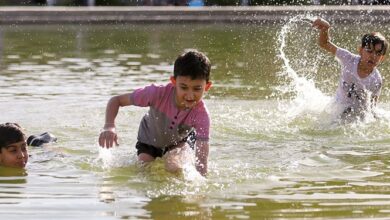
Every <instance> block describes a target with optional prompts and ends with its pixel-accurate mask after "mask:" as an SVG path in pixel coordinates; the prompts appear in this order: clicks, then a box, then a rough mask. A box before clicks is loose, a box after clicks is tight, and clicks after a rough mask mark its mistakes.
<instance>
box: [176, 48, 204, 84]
mask: <svg viewBox="0 0 390 220" xmlns="http://www.w3.org/2000/svg"><path fill="white" fill-rule="evenodd" d="M210 69H211V64H210V60H209V58H207V56H206V55H204V54H203V53H201V52H199V51H196V50H191V51H187V52H185V53H183V54H181V55H180V56H178V57H177V59H176V61H175V65H174V68H173V76H174V78H177V77H178V76H189V77H190V78H191V79H192V80H194V79H202V80H206V82H209V80H210Z"/></svg>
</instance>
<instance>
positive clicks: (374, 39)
mask: <svg viewBox="0 0 390 220" xmlns="http://www.w3.org/2000/svg"><path fill="white" fill-rule="evenodd" d="M377 44H380V45H381V51H380V52H381V53H382V55H386V51H387V48H388V46H389V43H388V42H387V40H386V38H385V37H384V36H383V35H382V34H381V33H379V32H372V33H369V34H365V35H364V36H363V37H362V48H365V47H369V48H371V47H374V46H375V45H377Z"/></svg>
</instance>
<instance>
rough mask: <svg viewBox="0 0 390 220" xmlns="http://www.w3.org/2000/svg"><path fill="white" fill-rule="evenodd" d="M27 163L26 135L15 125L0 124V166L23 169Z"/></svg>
mask: <svg viewBox="0 0 390 220" xmlns="http://www.w3.org/2000/svg"><path fill="white" fill-rule="evenodd" d="M27 161H28V152H27V143H26V135H25V134H24V132H23V131H22V128H21V127H20V126H19V125H18V124H16V123H5V124H0V166H5V167H15V168H24V167H25V166H26V164H27Z"/></svg>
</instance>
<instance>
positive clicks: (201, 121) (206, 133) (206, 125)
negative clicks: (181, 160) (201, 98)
mask: <svg viewBox="0 0 390 220" xmlns="http://www.w3.org/2000/svg"><path fill="white" fill-rule="evenodd" d="M194 127H195V130H196V139H197V140H201V141H208V140H209V138H210V117H209V115H208V112H207V110H206V111H202V112H201V113H200V114H199V116H198V117H197V119H196V120H195V126H194Z"/></svg>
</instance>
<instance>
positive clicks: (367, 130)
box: [0, 15, 390, 219]
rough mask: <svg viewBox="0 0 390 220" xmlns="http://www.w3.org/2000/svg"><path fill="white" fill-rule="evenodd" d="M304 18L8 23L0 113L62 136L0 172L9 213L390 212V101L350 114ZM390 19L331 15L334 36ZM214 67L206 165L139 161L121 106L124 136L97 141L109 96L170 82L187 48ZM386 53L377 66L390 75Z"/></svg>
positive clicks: (1, 196)
mask: <svg viewBox="0 0 390 220" xmlns="http://www.w3.org/2000/svg"><path fill="white" fill-rule="evenodd" d="M303 17H308V18H311V17H312V15H307V16H306V15H305V16H298V17H295V18H291V19H290V20H289V21H285V22H283V23H281V24H280V23H276V24H275V25H257V24H251V25H184V24H183V25H114V26H10V27H8V26H7V27H5V26H4V27H1V32H0V56H1V74H0V112H1V115H0V122H2V123H3V122H7V121H8V122H18V123H20V124H21V125H22V126H23V127H25V128H26V132H27V133H28V134H38V133H40V132H44V131H49V132H51V133H53V134H54V135H56V136H57V138H58V142H57V143H55V144H51V145H48V146H45V147H44V148H30V154H31V157H30V162H29V164H28V166H27V168H26V170H24V171H20V170H13V169H7V168H0V175H1V177H0V216H1V219H3V218H4V219H11V217H12V219H26V218H31V219H69V218H77V219H168V218H169V219H261V218H296V219H302V218H310V219H312V218H324V219H328V218H362V219H364V218H368V217H370V218H378V219H380V218H383V219H385V218H386V217H389V216H390V202H389V201H390V173H389V169H390V159H389V156H390V149H389V146H390V123H389V121H390V99H389V95H390V93H389V89H388V85H387V83H386V82H385V84H384V87H385V88H384V89H383V90H382V96H381V98H380V103H379V106H378V112H379V113H378V114H379V118H378V119H368V120H366V121H363V122H355V123H350V124H342V123H340V122H339V121H338V116H337V115H336V114H335V113H334V111H333V109H332V105H331V101H332V97H333V95H334V92H335V89H336V86H337V80H338V75H339V72H340V71H339V66H338V64H337V62H336V61H335V60H334V59H333V58H332V57H330V56H329V55H327V54H325V53H323V52H322V51H321V50H320V49H319V48H318V46H316V37H317V32H316V31H315V30H313V29H312V28H311V27H310V24H308V23H307V22H305V21H303V20H302V18H303ZM373 30H380V31H381V32H382V33H383V34H384V35H385V36H390V30H389V28H387V29H386V28H384V26H383V25H380V24H377V25H372V24H365V23H362V24H359V25H358V26H357V25H355V24H353V25H352V24H345V25H335V27H334V28H333V30H332V36H333V38H334V41H335V42H336V44H338V45H340V46H343V47H345V48H347V49H350V50H352V51H356V49H355V48H356V47H357V45H358V42H359V39H360V36H361V35H362V34H363V33H365V32H367V31H373ZM188 48H197V49H199V50H201V51H204V52H206V53H207V55H208V56H209V58H210V60H211V61H212V63H213V70H212V81H213V83H214V84H213V85H214V86H213V88H212V90H211V91H210V92H209V93H208V94H207V95H206V97H205V101H206V103H207V105H208V108H209V110H210V113H211V117H212V134H211V136H212V139H211V141H210V144H211V148H210V156H209V164H210V165H209V175H208V177H207V178H202V177H201V176H199V175H198V174H197V173H196V172H195V171H194V169H193V168H191V167H189V168H187V169H185V171H184V172H183V174H181V175H173V174H169V173H167V172H166V171H165V170H164V165H163V162H162V161H161V160H157V161H155V162H153V163H152V164H151V165H150V166H147V167H141V166H139V165H138V164H137V162H136V153H135V147H134V145H135V143H136V134H137V130H138V125H139V122H140V120H141V117H142V115H143V114H144V113H145V112H146V111H147V109H145V108H137V107H128V108H124V109H121V111H120V113H119V115H118V118H117V128H118V134H119V136H120V138H119V142H120V146H119V147H116V148H114V149H112V150H106V149H100V148H99V147H98V145H97V137H98V134H99V130H100V128H101V127H102V125H103V122H104V111H105V105H106V103H107V101H108V99H109V98H110V97H111V96H112V95H115V94H121V93H125V92H130V91H132V90H133V89H135V88H138V87H141V86H144V85H148V84H150V83H157V84H161V83H163V84H164V83H167V82H168V79H169V76H170V74H171V72H172V68H173V66H172V63H173V61H174V59H175V58H176V56H177V55H178V54H179V53H181V52H182V51H183V50H184V49H188ZM389 70H390V65H389V63H387V62H386V63H384V64H382V65H381V66H380V71H381V73H382V75H383V77H384V79H385V80H386V79H387V76H388V72H389Z"/></svg>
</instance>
